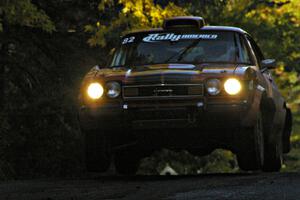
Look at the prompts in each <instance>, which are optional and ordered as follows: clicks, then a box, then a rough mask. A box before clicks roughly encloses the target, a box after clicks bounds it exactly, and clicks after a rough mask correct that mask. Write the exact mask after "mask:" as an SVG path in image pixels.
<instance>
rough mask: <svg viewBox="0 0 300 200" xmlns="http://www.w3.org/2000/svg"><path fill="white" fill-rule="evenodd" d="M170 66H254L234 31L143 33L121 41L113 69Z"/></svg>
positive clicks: (112, 65)
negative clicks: (208, 64)
mask: <svg viewBox="0 0 300 200" xmlns="http://www.w3.org/2000/svg"><path fill="white" fill-rule="evenodd" d="M168 63H189V64H200V63H244V64H251V61H250V56H249V53H248V50H247V48H246V46H245V44H243V42H242V41H241V40H240V37H239V36H238V35H237V34H235V33H234V32H207V31H206V32H204V31H203V32H200V33H199V32H197V33H172V32H168V33H165V32H163V33H161V32H160V33H143V34H135V35H129V36H127V37H125V38H123V39H122V44H121V47H120V48H119V49H118V50H117V51H116V52H115V53H114V55H113V58H112V61H111V63H110V66H111V67H114V66H126V67H132V66H140V65H152V64H168Z"/></svg>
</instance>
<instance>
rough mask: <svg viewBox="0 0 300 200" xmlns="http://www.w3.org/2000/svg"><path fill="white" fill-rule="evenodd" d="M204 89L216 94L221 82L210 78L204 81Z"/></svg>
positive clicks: (218, 91)
mask: <svg viewBox="0 0 300 200" xmlns="http://www.w3.org/2000/svg"><path fill="white" fill-rule="evenodd" d="M206 90H207V92H208V94H210V95H217V94H219V93H220V91H221V84H220V81H219V80H218V79H210V80H208V81H207V82H206Z"/></svg>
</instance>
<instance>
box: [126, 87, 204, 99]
mask: <svg viewBox="0 0 300 200" xmlns="http://www.w3.org/2000/svg"><path fill="white" fill-rule="evenodd" d="M203 90H204V88H203V84H156V85H130V86H124V87H123V98H124V99H162V98H187V97H199V96H203Z"/></svg>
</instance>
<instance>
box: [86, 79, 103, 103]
mask: <svg viewBox="0 0 300 200" xmlns="http://www.w3.org/2000/svg"><path fill="white" fill-rule="evenodd" d="M103 93H104V89H103V87H102V85H101V84H100V83H97V82H95V83H91V84H90V85H89V86H88V88H87V94H88V96H89V97H90V98H91V99H94V100H97V99H100V98H101V97H102V95H103Z"/></svg>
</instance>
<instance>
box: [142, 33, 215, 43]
mask: <svg viewBox="0 0 300 200" xmlns="http://www.w3.org/2000/svg"><path fill="white" fill-rule="evenodd" d="M217 38H218V35H216V34H178V35H177V34H174V33H162V34H159V33H153V34H149V35H148V36H146V37H144V38H143V42H157V41H172V42H175V41H178V40H198V39H206V40H215V39H217Z"/></svg>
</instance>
